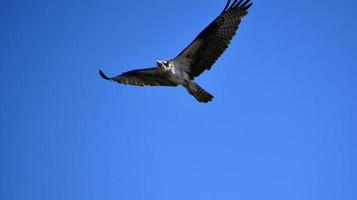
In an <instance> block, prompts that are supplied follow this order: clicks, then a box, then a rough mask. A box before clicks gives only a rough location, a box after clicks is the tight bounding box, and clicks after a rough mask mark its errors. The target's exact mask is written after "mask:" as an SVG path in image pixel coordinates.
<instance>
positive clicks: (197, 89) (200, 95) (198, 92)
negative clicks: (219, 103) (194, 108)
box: [186, 83, 213, 103]
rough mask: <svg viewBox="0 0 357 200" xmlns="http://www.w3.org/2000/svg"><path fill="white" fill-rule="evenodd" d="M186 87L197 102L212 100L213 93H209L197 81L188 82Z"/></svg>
mask: <svg viewBox="0 0 357 200" xmlns="http://www.w3.org/2000/svg"><path fill="white" fill-rule="evenodd" d="M186 89H187V91H188V92H189V93H190V94H191V95H192V96H194V97H195V98H196V99H197V101H199V102H202V103H208V102H210V101H212V99H213V95H211V94H210V93H208V92H206V91H205V90H204V89H203V88H201V86H199V85H198V84H197V83H190V84H189V85H188V87H186Z"/></svg>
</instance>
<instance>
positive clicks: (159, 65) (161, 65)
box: [156, 60, 167, 67]
mask: <svg viewBox="0 0 357 200" xmlns="http://www.w3.org/2000/svg"><path fill="white" fill-rule="evenodd" d="M156 66H157V67H166V66H167V62H166V61H164V60H157V61H156Z"/></svg>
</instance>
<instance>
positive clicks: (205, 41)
mask: <svg viewBox="0 0 357 200" xmlns="http://www.w3.org/2000/svg"><path fill="white" fill-rule="evenodd" d="M251 5H252V2H251V0H239V1H238V0H234V1H233V3H232V4H231V0H228V2H227V4H226V6H225V8H224V9H223V11H222V12H221V14H220V15H219V16H218V17H217V18H216V19H215V20H214V21H213V22H212V23H211V24H210V25H208V26H207V27H206V28H205V29H204V30H203V31H202V32H201V33H200V34H199V35H198V36H197V37H196V39H195V40H194V41H193V42H192V43H191V44H190V45H189V46H188V47H186V48H185V49H184V50H183V51H182V52H181V53H180V54H179V55H178V56H177V57H176V58H175V59H174V62H176V63H177V65H178V66H180V67H182V68H183V69H184V70H185V71H186V72H188V73H189V74H190V75H191V76H192V77H196V76H199V75H200V74H201V73H202V72H203V71H204V70H205V69H207V70H209V69H211V67H212V65H213V64H214V63H215V62H216V61H217V59H218V58H219V57H220V56H221V55H222V54H223V52H224V51H225V50H226V49H227V47H228V45H229V43H230V41H231V39H232V38H233V36H234V35H235V33H236V31H237V29H238V27H239V24H240V22H241V19H242V18H243V17H244V16H245V15H247V14H248V9H249V7H250V6H251Z"/></svg>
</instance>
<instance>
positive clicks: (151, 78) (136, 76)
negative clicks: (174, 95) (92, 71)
mask: <svg viewBox="0 0 357 200" xmlns="http://www.w3.org/2000/svg"><path fill="white" fill-rule="evenodd" d="M99 75H100V76H101V77H102V78H104V79H106V80H111V81H115V82H117V83H122V84H127V85H136V86H177V84H175V83H173V82H172V81H170V80H169V79H167V78H166V77H164V76H161V75H160V74H159V73H158V71H157V68H147V69H137V70H132V71H128V72H125V73H123V74H121V75H119V76H115V77H113V78H109V77H108V76H106V75H105V74H104V73H103V72H102V71H101V70H99Z"/></svg>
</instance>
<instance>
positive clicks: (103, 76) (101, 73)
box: [99, 70, 112, 80]
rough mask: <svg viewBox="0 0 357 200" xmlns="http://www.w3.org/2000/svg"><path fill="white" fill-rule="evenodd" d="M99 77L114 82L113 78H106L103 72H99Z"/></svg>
mask: <svg viewBox="0 0 357 200" xmlns="http://www.w3.org/2000/svg"><path fill="white" fill-rule="evenodd" d="M99 75H100V76H101V77H102V78H103V79H105V80H112V79H111V78H109V77H108V76H106V75H105V74H104V72H103V71H102V70H99Z"/></svg>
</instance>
